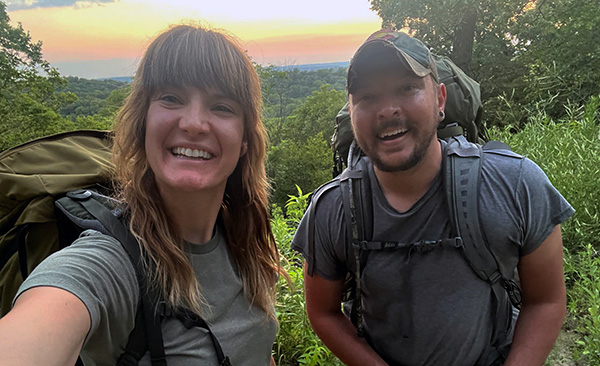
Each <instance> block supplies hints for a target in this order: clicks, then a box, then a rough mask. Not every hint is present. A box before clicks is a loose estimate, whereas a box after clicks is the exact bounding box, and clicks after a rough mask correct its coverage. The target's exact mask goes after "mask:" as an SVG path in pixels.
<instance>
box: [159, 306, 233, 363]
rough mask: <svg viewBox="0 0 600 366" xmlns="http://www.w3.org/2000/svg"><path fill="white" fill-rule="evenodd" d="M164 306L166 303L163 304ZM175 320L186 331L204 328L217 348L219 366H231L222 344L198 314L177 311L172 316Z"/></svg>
mask: <svg viewBox="0 0 600 366" xmlns="http://www.w3.org/2000/svg"><path fill="white" fill-rule="evenodd" d="M163 304H164V303H163ZM172 315H173V316H174V317H175V318H177V319H179V321H181V323H182V324H183V326H184V327H185V328H186V329H191V328H193V327H200V328H204V329H206V330H207V331H208V335H209V336H210V339H211V340H212V342H213V346H214V348H215V352H216V354H217V359H218V361H219V366H231V361H230V359H229V357H228V356H225V353H223V348H221V343H220V342H219V340H218V339H217V336H216V335H215V334H214V333H213V332H212V330H211V329H210V327H209V326H208V323H207V322H206V321H205V320H204V319H202V318H201V317H200V316H198V314H196V313H194V312H192V311H190V310H188V309H176V310H174V311H173V314H172Z"/></svg>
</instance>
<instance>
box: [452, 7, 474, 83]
mask: <svg viewBox="0 0 600 366" xmlns="http://www.w3.org/2000/svg"><path fill="white" fill-rule="evenodd" d="M476 21H477V12H476V11H475V10H474V9H473V10H468V11H467V12H466V13H465V14H464V15H463V17H462V19H461V21H460V23H458V24H457V25H456V28H455V29H454V40H453V43H452V54H451V55H450V58H451V59H452V61H454V63H455V64H456V66H458V67H460V68H461V69H462V70H463V71H464V72H465V73H466V74H467V75H471V59H472V57H473V41H474V39H475V23H476Z"/></svg>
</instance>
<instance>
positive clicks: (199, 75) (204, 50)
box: [140, 26, 252, 107]
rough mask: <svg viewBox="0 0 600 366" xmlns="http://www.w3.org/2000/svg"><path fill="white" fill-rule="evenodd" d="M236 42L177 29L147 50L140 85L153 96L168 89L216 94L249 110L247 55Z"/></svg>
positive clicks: (249, 93) (214, 35)
mask: <svg viewBox="0 0 600 366" xmlns="http://www.w3.org/2000/svg"><path fill="white" fill-rule="evenodd" d="M234 44H237V43H236V42H235V41H234V40H233V39H229V38H226V37H225V36H224V35H222V34H219V33H215V32H212V31H210V30H204V29H198V28H193V27H187V26H178V27H175V28H174V29H171V31H169V32H167V33H164V34H162V35H161V36H159V37H158V38H157V39H156V41H155V42H154V43H153V45H152V46H151V47H150V48H149V49H148V51H147V52H146V56H145V60H144V61H145V62H144V68H143V70H142V75H140V76H141V80H140V81H141V84H142V86H143V88H144V89H145V90H146V91H147V92H148V95H152V94H153V93H154V92H156V91H157V90H160V89H162V88H165V87H184V86H191V87H196V88H198V89H199V90H203V91H208V90H213V91H216V92H218V93H220V94H222V95H224V96H226V97H228V98H231V99H233V100H235V101H236V102H238V103H240V104H241V105H243V106H246V107H248V103H249V101H251V100H252V98H251V91H250V88H251V87H250V85H252V83H251V80H250V77H249V70H248V65H247V63H246V62H245V57H246V56H245V55H244V54H243V53H241V51H240V49H239V47H236V46H234Z"/></svg>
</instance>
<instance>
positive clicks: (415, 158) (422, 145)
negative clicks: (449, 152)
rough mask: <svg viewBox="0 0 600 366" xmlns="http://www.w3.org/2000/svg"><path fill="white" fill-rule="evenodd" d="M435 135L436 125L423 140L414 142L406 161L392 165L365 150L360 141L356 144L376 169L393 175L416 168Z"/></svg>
mask: <svg viewBox="0 0 600 366" xmlns="http://www.w3.org/2000/svg"><path fill="white" fill-rule="evenodd" d="M436 134H437V125H436V126H434V127H433V128H431V129H430V130H429V131H427V134H426V135H425V136H424V137H423V138H419V139H418V140H416V141H415V147H414V149H413V151H412V153H411V154H410V155H409V156H408V158H407V159H406V160H404V161H399V162H394V163H389V162H385V161H384V159H383V158H382V157H380V156H379V154H376V153H374V154H371V153H370V152H369V149H367V150H365V149H364V146H363V144H361V143H360V140H358V139H357V142H358V144H359V146H360V148H361V149H362V150H363V151H364V152H365V153H366V154H367V156H368V157H369V158H370V159H371V161H372V162H373V165H374V166H375V167H376V168H377V169H379V170H381V171H383V172H388V173H394V172H403V171H407V170H410V169H412V168H414V167H415V166H417V165H418V164H419V163H420V162H421V161H422V160H423V158H424V157H425V155H426V154H427V150H428V149H429V146H430V145H431V142H432V140H433V139H434V136H436ZM373 150H375V149H373Z"/></svg>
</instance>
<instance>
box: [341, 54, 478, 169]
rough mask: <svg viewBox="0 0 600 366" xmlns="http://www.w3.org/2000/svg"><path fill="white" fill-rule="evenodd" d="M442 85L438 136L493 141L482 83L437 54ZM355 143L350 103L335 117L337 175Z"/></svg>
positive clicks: (436, 61)
mask: <svg viewBox="0 0 600 366" xmlns="http://www.w3.org/2000/svg"><path fill="white" fill-rule="evenodd" d="M433 58H434V60H435V65H436V67H437V70H438V76H439V79H440V80H439V81H440V83H444V85H446V108H445V110H444V113H445V115H446V116H445V118H444V120H443V121H442V122H440V125H439V126H438V137H439V138H441V139H446V138H448V137H450V136H458V135H464V136H465V137H466V138H467V140H468V141H471V142H476V143H484V142H486V141H488V140H489V136H488V132H487V129H486V127H485V125H484V123H483V119H482V116H483V104H482V103H481V92H480V89H479V83H477V82H476V81H475V80H473V79H472V78H470V77H469V76H468V75H467V74H465V73H464V72H463V71H462V70H461V69H460V68H459V67H458V66H456V65H455V64H454V62H452V60H451V59H449V58H448V57H445V56H438V55H433ZM352 140H354V134H353V133H352V125H351V123H350V114H349V113H348V103H346V105H345V106H344V107H343V108H342V109H341V110H340V111H339V113H338V114H337V116H336V118H335V131H334V133H333V136H332V137H331V145H332V149H333V152H334V156H333V160H334V173H333V176H334V177H335V176H337V175H338V174H340V173H341V172H342V170H343V168H344V166H347V162H348V150H349V149H350V144H351V143H352Z"/></svg>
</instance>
